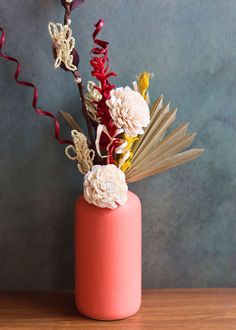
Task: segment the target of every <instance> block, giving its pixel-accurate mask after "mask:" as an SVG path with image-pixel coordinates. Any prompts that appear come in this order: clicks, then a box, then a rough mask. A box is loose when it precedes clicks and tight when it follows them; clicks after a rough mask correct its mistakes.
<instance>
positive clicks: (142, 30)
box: [0, 0, 236, 289]
mask: <svg viewBox="0 0 236 330" xmlns="http://www.w3.org/2000/svg"><path fill="white" fill-rule="evenodd" d="M62 16H63V9H62V7H61V6H60V5H59V0H58V1H57V0H41V1H40V0H37V1H35V0H20V1H19V0H1V1H0V24H1V25H2V26H3V27H4V28H5V29H6V38H7V41H6V45H5V51H6V52H7V53H9V54H13V55H14V56H17V57H18V58H19V59H20V60H21V63H22V68H23V72H22V75H21V77H22V78H23V79H27V80H33V81H34V83H35V84H37V86H38V89H39V95H40V106H42V107H43V108H45V109H48V110H49V111H52V112H54V113H57V112H58V111H59V110H67V111H70V112H72V113H73V114H74V116H77V117H80V119H81V120H82V117H81V115H80V105H79V97H78V92H77V90H76V87H75V84H74V82H73V79H72V77H71V76H70V75H69V74H67V73H65V72H63V71H61V70H55V69H54V68H53V58H52V56H51V50H50V40H49V37H48V33H47V23H48V21H49V20H52V21H61V20H62ZM101 17H103V18H104V19H105V22H106V25H105V28H104V31H103V33H102V37H104V38H105V39H106V40H109V41H110V42H111V43H110V58H111V67H112V69H114V70H115V71H117V72H118V73H119V76H118V77H117V79H116V80H115V82H116V84H117V85H118V86H120V85H126V84H130V83H131V82H132V81H133V80H134V78H135V75H136V74H137V73H138V72H140V71H142V70H149V71H151V72H154V74H155V77H154V79H153V80H152V84H151V90H150V94H151V98H152V100H154V98H155V97H156V96H158V95H159V94H160V93H163V94H164V95H165V100H166V101H168V100H169V99H171V100H172V106H173V107H178V108H179V113H178V120H177V121H178V122H179V123H180V122H182V121H186V120H187V121H190V122H191V126H190V128H191V130H192V131H197V132H198V137H197V140H196V143H195V145H196V146H199V147H203V148H205V153H204V155H203V156H202V157H201V158H199V159H198V160H196V161H194V162H192V163H190V164H186V165H184V166H182V167H179V168H176V169H174V170H171V171H169V172H167V173H165V174H162V175H159V176H155V177H152V178H149V179H146V180H143V181H142V182H139V183H136V184H132V185H130V189H131V190H133V191H134V192H136V193H137V194H138V195H139V196H140V198H141V200H142V205H143V285H144V287H212V286H223V287H224V286H235V284H236V242H235V236H236V221H235V220H236V219H235V218H236V179H235V177H236V127H235V126H236V93H235V90H236V1H235V0H227V1H225V0H224V1H223V0H222V1H221V0H204V1H201V0H197V1H195V0H178V1H177V0H163V1H162V0H145V1H143V0H128V1H127V0H116V1H115V0H113V1H108V0H87V1H86V3H85V4H84V5H83V6H82V7H81V8H80V9H79V10H78V11H75V12H74V13H73V31H74V35H75V36H76V38H77V45H78V48H79V51H80V54H81V64H80V70H81V73H82V74H83V76H84V77H85V79H86V80H87V79H88V78H89V71H90V67H89V64H88V62H89V61H88V60H89V50H90V48H91V46H92V41H91V33H92V30H93V23H95V22H96V21H97V20H98V19H99V18H101ZM14 69H15V66H14V64H12V63H6V62H4V60H2V59H0V72H1V79H0V91H1V93H0V105H1V107H0V138H1V144H0V154H1V160H0V173H1V175H0V191H1V198H0V288H1V289H55V288H56V289H65V288H72V287H73V243H74V242H73V207H74V202H75V200H76V198H77V196H78V195H79V194H80V193H81V191H82V177H81V176H80V175H79V174H78V172H77V170H76V166H75V164H73V163H72V162H70V161H68V160H67V159H66V158H65V156H64V148H63V146H60V145H59V144H57V143H55V140H54V139H53V133H52V124H51V122H50V120H48V119H46V118H42V117H39V116H37V115H36V114H35V113H34V111H33V110H32V108H31V106H30V102H31V96H32V92H31V90H29V89H27V88H22V87H20V86H16V84H15V82H14V81H13V79H12V75H13V73H14ZM64 127H65V128H64V129H63V133H64V135H68V133H69V129H68V127H66V125H64Z"/></svg>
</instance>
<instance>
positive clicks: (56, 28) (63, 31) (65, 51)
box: [48, 22, 77, 71]
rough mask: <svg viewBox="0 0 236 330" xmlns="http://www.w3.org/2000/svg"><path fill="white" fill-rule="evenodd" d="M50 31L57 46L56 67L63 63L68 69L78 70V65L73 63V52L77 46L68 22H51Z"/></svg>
mask: <svg viewBox="0 0 236 330" xmlns="http://www.w3.org/2000/svg"><path fill="white" fill-rule="evenodd" d="M48 31H49V34H50V36H51V38H52V41H53V42H54V45H55V48H56V61H55V64H54V66H55V68H58V67H59V66H60V65H61V64H62V63H63V64H64V65H65V67H66V68H67V69H68V70H70V71H76V70H77V66H76V65H74V64H73V55H72V54H71V53H72V51H73V49H74V47H75V39H74V38H73V37H72V30H71V29H70V28H69V26H68V25H67V24H66V25H62V24H60V23H53V22H49V24H48Z"/></svg>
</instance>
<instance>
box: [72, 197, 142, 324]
mask: <svg viewBox="0 0 236 330" xmlns="http://www.w3.org/2000/svg"><path fill="white" fill-rule="evenodd" d="M75 301H76V306H77V309H78V310H79V312H80V313H82V314H83V315H85V316H87V317H90V318H93V319H97V320H118V319H122V318H126V317H129V316H131V315H133V314H135V313H136V312H137V311H138V310H139V307H140V304H141V203H140V200H139V198H138V197H137V196H136V195H135V194H134V193H132V192H128V200H127V202H126V204H125V205H123V206H118V207H117V208H116V209H114V210H111V209H107V208H99V207H97V206H94V205H91V204H89V203H87V202H86V201H85V199H84V197H83V196H81V197H80V198H79V199H78V200H77V203H76V219H75Z"/></svg>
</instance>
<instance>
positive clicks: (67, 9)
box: [64, 3, 101, 162]
mask: <svg viewBox="0 0 236 330" xmlns="http://www.w3.org/2000/svg"><path fill="white" fill-rule="evenodd" d="M70 6H71V4H70V3H68V4H66V5H65V15H64V24H70V23H71V16H70V14H71V9H70ZM72 73H73V75H74V77H75V80H76V81H77V86H78V90H79V94H80V100H81V105H82V112H83V116H84V119H85V122H86V125H87V130H88V137H89V145H90V148H92V149H93V150H94V151H95V158H96V160H97V161H98V162H99V161H101V160H100V159H99V158H100V157H99V156H98V154H97V152H96V146H95V138H94V134H93V126H92V122H91V119H90V117H89V115H88V111H87V108H86V104H85V97H84V86H83V82H82V78H81V76H80V73H79V71H78V70H76V71H73V72H72Z"/></svg>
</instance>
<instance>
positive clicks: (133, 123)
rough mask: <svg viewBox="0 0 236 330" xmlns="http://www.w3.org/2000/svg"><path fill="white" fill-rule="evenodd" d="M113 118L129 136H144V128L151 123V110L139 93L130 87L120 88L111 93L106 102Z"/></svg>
mask: <svg viewBox="0 0 236 330" xmlns="http://www.w3.org/2000/svg"><path fill="white" fill-rule="evenodd" d="M106 104H107V106H108V107H109V109H110V114H111V117H112V119H113V121H114V124H115V125H116V126H117V127H118V128H123V129H124V132H125V133H126V134H127V135H129V136H133V137H134V136H137V135H138V134H143V133H144V131H143V127H147V126H148V124H149V122H150V114H149V108H148V105H147V103H146V101H145V100H144V98H143V97H142V96H141V95H140V93H139V92H136V91H134V90H132V89H131V88H130V87H128V86H127V87H125V88H123V87H119V88H116V89H113V90H112V91H111V98H110V99H109V100H107V102H106Z"/></svg>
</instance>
